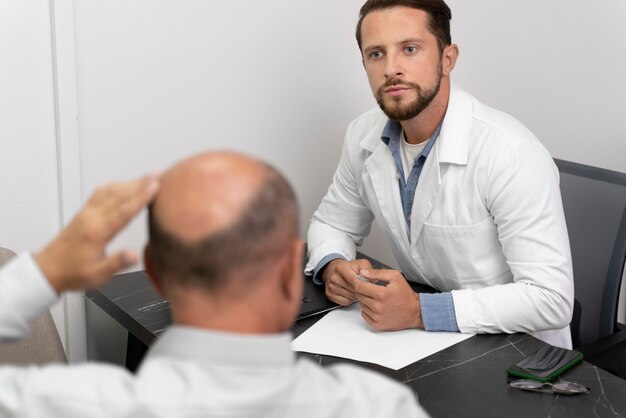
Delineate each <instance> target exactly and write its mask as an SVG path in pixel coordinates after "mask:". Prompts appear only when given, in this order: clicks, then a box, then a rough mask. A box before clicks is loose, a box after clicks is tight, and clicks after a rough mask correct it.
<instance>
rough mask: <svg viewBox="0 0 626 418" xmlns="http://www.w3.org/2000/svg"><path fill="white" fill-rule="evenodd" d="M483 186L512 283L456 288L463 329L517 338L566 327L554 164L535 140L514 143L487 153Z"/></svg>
mask: <svg viewBox="0 0 626 418" xmlns="http://www.w3.org/2000/svg"><path fill="white" fill-rule="evenodd" d="M481 187H483V190H484V193H483V196H484V200H485V202H484V204H485V206H486V207H487V208H488V209H489V212H490V213H491V216H492V217H493V221H494V223H495V225H496V228H497V234H498V239H499V241H500V244H501V247H502V252H503V254H504V256H505V258H506V262H507V263H508V265H509V268H510V270H511V272H512V274H513V283H510V284H504V285H497V286H490V287H485V288H482V289H464V290H455V291H453V292H452V295H453V298H454V306H455V311H456V318H457V323H458V325H459V328H460V330H461V331H462V332H469V333H498V332H507V333H514V332H535V331H549V330H557V329H562V328H564V327H567V325H568V324H569V322H570V320H571V315H572V309H573V301H574V285H573V273H572V263H571V253H570V248H569V238H568V235H567V227H566V224H565V217H564V214H563V206H562V202H561V194H560V189H559V174H558V169H557V168H556V165H555V164H554V161H553V160H552V158H551V157H550V155H549V154H548V152H547V151H546V150H545V148H543V146H542V145H541V144H540V143H539V142H538V141H537V140H534V141H525V142H523V143H519V144H518V146H517V147H515V148H514V149H513V150H512V151H511V150H506V151H504V150H503V151H502V152H501V153H500V152H494V153H492V158H491V159H490V162H489V169H488V172H487V175H486V176H485V180H484V184H483V185H482V186H481ZM570 344H571V343H570ZM562 345H568V343H567V342H565V343H563V344H562Z"/></svg>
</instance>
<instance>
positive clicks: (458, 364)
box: [87, 272, 626, 418]
mask: <svg viewBox="0 0 626 418" xmlns="http://www.w3.org/2000/svg"><path fill="white" fill-rule="evenodd" d="M87 296H88V298H89V299H91V300H92V301H93V302H94V303H96V305H98V306H100V308H102V309H103V310H104V311H105V312H106V313H108V314H109V315H110V316H111V317H113V318H114V319H115V320H117V321H118V322H119V323H120V324H121V325H122V326H123V327H125V328H126V329H127V330H128V332H129V337H132V339H133V340H136V341H139V342H141V343H142V344H144V345H145V346H150V345H151V344H152V342H153V341H154V340H155V339H156V338H157V337H158V335H159V334H161V333H162V332H163V330H164V329H165V328H166V327H167V326H168V325H169V324H170V322H171V319H170V313H169V304H168V302H167V301H165V300H164V299H162V298H161V297H160V296H158V295H157V294H156V292H155V291H154V289H153V288H152V287H151V286H150V283H149V281H148V279H147V277H146V276H145V275H144V273H142V272H133V273H127V274H123V275H119V276H116V277H115V278H114V279H113V280H112V281H111V282H109V283H108V284H107V285H106V286H104V287H103V288H101V289H98V290H94V291H90V292H88V293H87ZM318 319H319V317H312V318H306V319H304V320H301V321H299V322H297V323H296V325H295V326H294V328H293V333H294V335H299V334H300V333H302V332H303V331H305V330H306V329H307V328H308V327H309V326H311V325H312V324H313V323H315V322H316V321H317V320H318ZM129 340H130V338H129ZM543 344H544V343H542V342H541V341H539V340H537V339H535V338H533V337H531V336H528V335H524V334H513V335H507V334H499V335H477V336H474V337H472V338H469V339H467V340H465V341H463V342H461V343H459V344H456V345H454V346H452V347H449V348H447V349H445V350H442V351H440V352H439V353H436V354H434V355H432V356H430V357H427V358H425V359H423V360H420V361H418V362H416V363H413V364H411V365H409V366H407V367H405V368H403V369H401V370H398V371H396V370H390V369H387V368H384V367H381V366H377V365H373V364H369V363H359V362H355V361H352V360H347V359H340V358H335V357H330V356H321V355H313V354H301V355H302V356H305V357H309V358H312V359H313V360H314V361H316V362H317V363H319V364H320V365H322V366H326V365H330V364H335V363H340V362H347V363H353V364H358V365H360V366H362V367H366V368H369V369H372V370H376V371H379V372H381V373H383V374H385V375H387V376H389V377H391V378H393V379H395V380H398V381H400V382H403V383H404V384H406V385H408V386H410V387H411V388H412V389H413V390H414V391H415V393H416V394H417V395H418V398H419V401H420V403H421V405H422V406H423V407H424V408H425V409H426V410H427V411H428V412H429V413H430V414H431V415H432V416H433V417H524V418H528V417H548V416H550V417H626V381H624V380H622V379H620V378H618V377H616V376H614V375H612V374H610V373H608V372H605V371H604V370H602V369H599V368H597V367H595V366H593V365H591V364H589V363H587V362H583V363H582V364H580V365H578V366H576V367H574V368H573V369H572V370H570V371H568V372H566V373H565V375H564V376H563V379H564V380H572V381H575V382H579V383H582V384H584V385H586V386H589V387H590V388H591V393H590V394H588V395H578V396H571V397H568V396H563V395H551V394H541V393H532V392H523V391H519V390H514V389H509V387H508V386H507V375H506V368H507V367H508V366H510V365H511V364H513V363H515V362H516V361H518V360H520V359H521V358H522V357H524V356H525V355H526V354H529V353H530V352H532V351H534V350H536V349H538V348H539V347H541V346H542V345H543Z"/></svg>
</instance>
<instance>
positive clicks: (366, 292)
mask: <svg viewBox="0 0 626 418" xmlns="http://www.w3.org/2000/svg"><path fill="white" fill-rule="evenodd" d="M384 290H385V288H384V287H381V286H378V285H375V284H372V283H367V282H361V281H359V283H357V284H356V286H355V287H354V293H355V294H356V297H357V299H359V300H364V301H366V302H367V303H370V304H371V302H372V301H375V300H378V299H380V296H381V292H384Z"/></svg>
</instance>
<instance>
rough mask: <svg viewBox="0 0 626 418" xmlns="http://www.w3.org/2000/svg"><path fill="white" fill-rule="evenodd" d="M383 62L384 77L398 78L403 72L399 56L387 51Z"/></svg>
mask: <svg viewBox="0 0 626 418" xmlns="http://www.w3.org/2000/svg"><path fill="white" fill-rule="evenodd" d="M386 58H387V60H386V62H385V78H388V79H389V78H400V77H402V75H403V74H404V72H403V69H402V63H401V61H400V57H399V56H397V55H396V54H391V53H389V54H388V55H387V57H386Z"/></svg>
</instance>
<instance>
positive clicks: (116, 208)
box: [101, 175, 159, 239]
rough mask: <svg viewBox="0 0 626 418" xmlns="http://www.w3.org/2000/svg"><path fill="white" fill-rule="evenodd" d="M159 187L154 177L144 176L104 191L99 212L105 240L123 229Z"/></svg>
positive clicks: (156, 178)
mask: <svg viewBox="0 0 626 418" xmlns="http://www.w3.org/2000/svg"><path fill="white" fill-rule="evenodd" d="M158 187H159V183H158V177H157V176H156V175H149V176H145V177H143V178H141V179H138V180H133V181H130V182H127V183H122V184H119V185H112V187H111V188H110V189H109V190H106V191H104V193H103V194H104V195H105V196H102V197H101V199H102V204H101V211H102V212H103V216H104V217H105V219H106V224H107V230H106V231H105V232H106V234H107V236H106V237H105V238H106V239H109V238H111V237H112V236H113V235H115V234H116V233H117V232H118V231H119V230H120V229H122V228H123V227H125V226H126V225H127V224H128V223H129V222H130V221H131V219H133V218H134V217H135V216H136V215H137V214H138V213H139V211H140V210H141V209H143V208H144V207H145V206H146V205H147V204H148V203H149V202H150V201H151V200H152V199H153V198H154V196H155V194H156V192H157V190H158Z"/></svg>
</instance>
